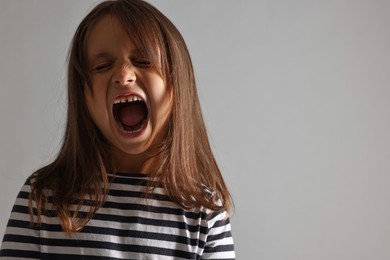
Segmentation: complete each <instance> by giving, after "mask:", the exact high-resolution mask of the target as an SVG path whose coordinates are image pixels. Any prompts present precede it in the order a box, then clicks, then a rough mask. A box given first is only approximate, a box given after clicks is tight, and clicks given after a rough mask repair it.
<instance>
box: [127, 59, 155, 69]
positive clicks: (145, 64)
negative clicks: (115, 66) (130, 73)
mask: <svg viewBox="0 0 390 260" xmlns="http://www.w3.org/2000/svg"><path fill="white" fill-rule="evenodd" d="M131 63H133V65H134V66H137V67H140V68H151V67H152V62H151V61H150V60H148V59H138V58H137V59H133V60H132V61H131Z"/></svg>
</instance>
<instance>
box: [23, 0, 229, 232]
mask: <svg viewBox="0 0 390 260" xmlns="http://www.w3.org/2000/svg"><path fill="white" fill-rule="evenodd" d="M108 14H110V15H113V16H115V17H117V18H118V19H119V21H120V22H121V24H122V25H123V27H124V28H125V29H126V30H127V31H128V34H129V36H131V40H132V41H133V42H134V44H135V45H136V46H137V47H139V48H141V49H142V50H144V51H145V52H151V53H158V55H160V57H159V60H160V64H159V66H158V69H159V71H160V73H161V75H162V77H163V79H164V80H165V82H166V84H167V86H168V87H169V89H170V91H171V93H172V97H173V104H172V111H171V114H170V117H169V118H168V122H167V124H166V128H165V129H164V132H163V133H162V134H163V135H164V138H162V140H163V142H162V143H161V144H159V146H158V147H159V149H158V152H157V155H156V156H155V160H154V162H155V167H154V168H153V169H155V170H154V171H153V172H150V173H148V174H150V177H151V178H150V182H149V186H148V188H147V189H146V190H145V194H147V193H150V192H151V191H152V190H153V188H155V185H163V186H165V188H166V190H167V192H168V194H169V196H170V197H171V199H172V200H173V201H175V202H176V203H178V204H179V205H180V206H182V207H183V208H187V209H192V208H197V207H200V206H204V207H206V208H209V209H211V210H222V209H225V210H227V211H230V209H231V205H232V201H231V197H230V194H229V192H228V189H227V187H226V185H225V182H224V180H223V178H222V175H221V172H220V170H219V168H218V165H217V163H216V160H215V158H214V155H213V153H212V150H211V148H210V144H209V141H208V136H207V131H206V128H205V124H204V121H203V117H202V113H201V109H200V104H199V99H198V94H197V90H196V84H195V77H194V71H193V67H192V62H191V58H190V55H189V52H188V49H187V47H186V44H185V42H184V40H183V38H182V36H181V34H180V33H179V31H178V30H177V29H176V27H175V26H174V25H173V24H172V23H171V22H170V21H169V20H168V19H167V18H166V17H165V16H164V15H163V14H162V13H161V12H160V11H158V10H157V9H156V8H155V7H153V6H152V5H150V4H148V3H146V2H144V1H142V0H111V1H105V2H102V3H100V4H99V5H97V6H96V7H95V8H94V9H93V10H92V11H91V12H90V13H89V14H88V15H87V16H86V17H85V18H84V20H83V21H82V22H81V23H80V25H79V27H78V28H77V30H76V33H75V36H74V38H73V41H72V45H71V49H70V52H69V65H68V110H67V125H66V131H65V136H64V139H63V143H62V147H61V149H60V151H59V153H58V155H57V157H56V158H55V160H54V161H53V162H52V163H51V164H49V165H47V166H45V167H43V168H41V169H39V170H38V171H36V172H35V173H34V174H33V175H32V178H31V181H32V192H31V195H30V210H31V216H32V221H33V219H34V218H33V216H34V214H37V215H38V219H37V221H36V222H37V224H40V223H41V221H42V216H43V215H45V214H46V212H47V210H49V209H48V206H47V205H48V202H49V200H50V202H51V203H52V204H53V207H54V208H53V210H54V211H55V213H56V214H57V216H58V217H59V219H60V223H61V225H62V228H63V230H64V231H65V232H66V233H67V234H71V233H73V232H77V231H79V230H81V229H82V228H83V227H84V226H85V225H86V223H87V222H88V221H89V220H90V219H91V218H92V217H93V214H94V213H95V212H96V211H97V210H98V209H99V208H100V207H101V206H102V205H103V203H104V201H105V199H106V196H107V193H108V190H109V178H108V172H110V171H114V170H115V169H114V167H113V165H112V160H111V156H110V150H111V148H110V144H109V143H108V141H107V140H106V139H105V137H104V136H103V135H102V133H101V132H100V131H99V129H98V128H97V127H96V126H95V125H94V123H93V121H92V119H91V117H90V115H89V113H88V109H87V106H86V102H85V95H84V90H85V88H86V87H90V79H89V72H88V69H87V68H88V66H87V57H86V38H87V34H88V32H89V31H90V29H91V27H93V25H94V24H95V23H96V21H98V20H99V19H101V18H102V17H103V16H105V15H108ZM156 50H158V52H156ZM205 187H207V188H205ZM210 190H211V191H213V193H212V194H213V195H212V196H210ZM49 198H51V199H49ZM34 203H35V204H36V208H37V212H35V213H34V212H33V204H34ZM85 204H87V205H88V206H89V212H87V213H86V214H83V215H81V214H80V209H81V207H82V206H83V205H85ZM75 205H76V207H75Z"/></svg>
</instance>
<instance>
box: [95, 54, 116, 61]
mask: <svg viewBox="0 0 390 260" xmlns="http://www.w3.org/2000/svg"><path fill="white" fill-rule="evenodd" d="M100 58H112V55H110V54H109V53H108V52H99V53H97V54H94V55H92V56H91V57H90V58H89V59H90V61H95V60H97V59H100Z"/></svg>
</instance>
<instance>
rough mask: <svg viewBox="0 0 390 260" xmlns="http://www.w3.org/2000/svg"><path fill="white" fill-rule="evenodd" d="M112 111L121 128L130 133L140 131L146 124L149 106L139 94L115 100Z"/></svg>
mask: <svg viewBox="0 0 390 260" xmlns="http://www.w3.org/2000/svg"><path fill="white" fill-rule="evenodd" d="M112 111H113V114H114V118H115V121H116V123H117V125H118V126H119V128H121V129H122V130H124V131H125V132H126V133H128V134H134V133H138V132H140V131H141V130H142V129H144V127H145V126H146V123H147V118H148V108H147V106H146V104H145V101H144V100H142V99H141V98H140V97H138V96H134V95H132V96H129V97H124V98H121V99H117V100H115V102H114V105H113V107H112Z"/></svg>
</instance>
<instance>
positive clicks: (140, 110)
mask: <svg viewBox="0 0 390 260" xmlns="http://www.w3.org/2000/svg"><path fill="white" fill-rule="evenodd" d="M137 103H138V102H133V103H130V104H128V105H127V106H123V107H122V108H121V109H120V110H119V114H118V115H119V118H120V120H121V121H122V123H123V124H125V125H126V126H134V125H137V124H139V123H140V122H141V121H142V120H143V119H144V117H145V110H144V107H143V106H142V105H141V104H137Z"/></svg>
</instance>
